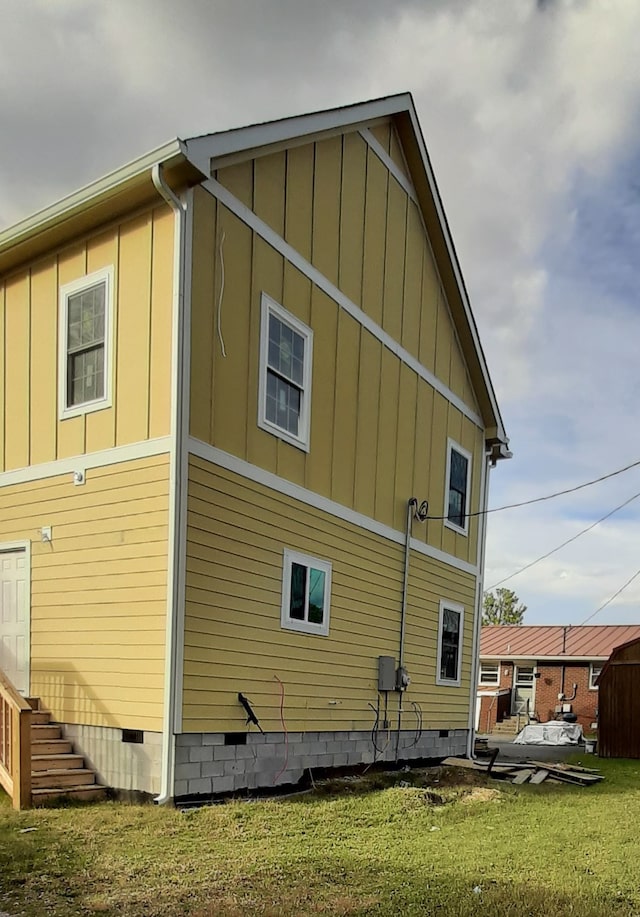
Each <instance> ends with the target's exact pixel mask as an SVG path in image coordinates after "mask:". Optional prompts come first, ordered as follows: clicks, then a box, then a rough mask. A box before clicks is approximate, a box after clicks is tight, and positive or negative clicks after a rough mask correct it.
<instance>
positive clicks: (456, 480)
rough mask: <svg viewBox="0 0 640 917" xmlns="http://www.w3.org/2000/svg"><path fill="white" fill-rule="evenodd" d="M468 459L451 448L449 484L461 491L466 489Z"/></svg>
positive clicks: (463, 491)
mask: <svg viewBox="0 0 640 917" xmlns="http://www.w3.org/2000/svg"><path fill="white" fill-rule="evenodd" d="M468 464H469V463H468V461H467V459H466V458H465V456H464V455H461V454H460V453H459V452H456V450H455V449H452V450H451V486H452V487H454V488H455V489H456V490H459V491H460V492H461V493H465V492H466V490H467V467H468Z"/></svg>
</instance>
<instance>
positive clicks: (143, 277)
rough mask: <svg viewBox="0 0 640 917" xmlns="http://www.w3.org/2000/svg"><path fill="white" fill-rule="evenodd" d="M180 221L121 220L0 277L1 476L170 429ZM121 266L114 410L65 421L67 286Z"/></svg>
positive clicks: (162, 212) (151, 215)
mask: <svg viewBox="0 0 640 917" xmlns="http://www.w3.org/2000/svg"><path fill="white" fill-rule="evenodd" d="M173 237H174V217H173V214H172V212H171V210H170V209H169V208H168V207H166V206H161V207H158V208H156V209H150V210H148V211H146V212H144V213H141V214H138V215H136V216H132V217H130V218H127V219H125V220H122V221H121V222H119V223H118V224H117V225H114V226H112V227H111V228H108V229H102V230H101V231H100V232H98V233H94V234H92V235H91V236H88V237H83V238H81V239H79V240H78V241H77V242H76V243H74V244H73V245H71V246H67V247H65V248H64V249H63V250H60V251H58V252H54V253H52V254H51V255H50V256H48V257H46V258H43V259H40V260H38V261H37V262H36V263H34V264H32V265H30V266H27V267H25V268H23V269H22V270H20V271H19V272H17V273H15V274H12V275H11V276H9V277H6V278H4V279H3V278H0V472H2V471H9V470H12V469H16V468H24V467H28V466H30V465H38V464H41V463H45V462H52V461H55V460H56V459H62V458H68V457H71V456H75V455H81V454H83V453H89V452H98V451H101V450H103V449H110V448H113V447H114V446H122V445H128V444H130V443H136V442H140V441H142V440H146V439H154V438H156V437H159V436H165V435H167V434H168V433H169V427H170V402H171V389H170V386H171V373H172V367H171V333H172V303H173V299H172V297H173V291H172V283H173V246H174V238H173ZM106 267H113V269H114V301H113V305H114V316H113V318H114V336H113V376H112V392H113V403H112V406H111V407H108V408H104V409H101V410H97V411H93V412H90V413H87V414H81V415H80V416H77V417H70V418H65V419H64V420H60V419H59V414H58V371H59V366H58V338H59V334H60V333H61V331H60V328H59V327H58V326H59V290H60V287H61V286H63V285H64V284H67V283H70V282H71V281H74V280H78V279H80V278H82V277H83V276H85V275H87V274H91V273H93V272H95V271H98V270H100V269H102V268H106Z"/></svg>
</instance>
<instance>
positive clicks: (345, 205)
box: [338, 133, 367, 305]
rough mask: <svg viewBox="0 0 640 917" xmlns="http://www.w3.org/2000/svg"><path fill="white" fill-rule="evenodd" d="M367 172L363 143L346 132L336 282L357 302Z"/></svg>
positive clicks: (361, 259)
mask: <svg viewBox="0 0 640 917" xmlns="http://www.w3.org/2000/svg"><path fill="white" fill-rule="evenodd" d="M366 174H367V147H366V145H365V142H364V140H363V139H362V137H360V135H359V134H357V133H352V134H346V135H345V136H344V137H343V159H342V196H341V202H340V266H339V283H338V285H339V287H340V289H341V290H342V291H343V292H344V293H346V295H347V296H348V297H349V299H351V300H352V301H353V302H354V303H356V304H357V305H360V304H361V301H362V262H363V253H364V201H365V183H366Z"/></svg>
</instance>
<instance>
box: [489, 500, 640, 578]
mask: <svg viewBox="0 0 640 917" xmlns="http://www.w3.org/2000/svg"><path fill="white" fill-rule="evenodd" d="M638 497H640V492H638V493H637V494H634V495H633V496H632V497H629V499H628V500H625V501H624V503H621V504H620V506H616V508H615V509H612V510H611V512H609V513H607V514H606V515H605V516H602V517H601V518H600V519H598V520H597V521H596V522H592V523H591V525H588V526H587V527H586V529H582V531H581V532H578V534H577V535H573V536H572V537H571V538H567V540H566V541H563V542H562V544H559V545H558V546H557V548H552V550H551V551H547V553H546V554H543V555H542V556H541V557H537V558H536V559H535V560H532V561H531V563H528V564H525V566H524V567H520V569H519V570H516V571H515V573H510V574H509V576H505V577H504V578H503V579H501V580H498V582H497V583H494V584H493V586H489V587H488V588H487V589H485V590H484V591H485V594H486V593H487V592H491V590H492V589H496V588H497V587H498V586H501V585H502V584H503V583H506V582H508V580H510V579H513V577H514V576H518V575H519V574H520V573H524V571H525V570H530V569H531V567H534V566H535V565H536V564H539V563H540V561H541V560H546V559H547V557H551V555H552V554H555V553H556V552H557V551H560V550H561V548H565V547H566V546H567V545H568V544H571V542H572V541H577V539H578V538H580V537H581V535H586V533H587V532H590V531H591V529H595V527H596V526H597V525H600V523H601V522H604V521H605V519H609V517H610V516H613V515H614V513H617V512H619V511H620V510H621V509H624V507H625V506H628V505H629V504H630V503H633V501H634V500H637V499H638Z"/></svg>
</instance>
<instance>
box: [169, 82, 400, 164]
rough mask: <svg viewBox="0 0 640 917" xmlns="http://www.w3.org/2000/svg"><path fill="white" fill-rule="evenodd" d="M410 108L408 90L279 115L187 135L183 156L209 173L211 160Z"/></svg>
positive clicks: (383, 116) (371, 119)
mask: <svg viewBox="0 0 640 917" xmlns="http://www.w3.org/2000/svg"><path fill="white" fill-rule="evenodd" d="M411 108H413V103H412V101H411V95H410V94H409V93H408V92H405V93H402V94H400V95H394V96H387V97H386V98H383V99H374V100H373V101H371V102H361V103H359V104H357V105H347V106H345V107H344V108H332V109H329V110H328V111H318V112H312V113H311V114H307V115H296V116H294V117H293V118H282V119H281V120H279V121H267V122H266V123H264V124H252V125H250V126H249V127H239V128H236V129H235V130H229V131H223V132H221V133H219V134H205V135H204V136H202V137H191V138H188V139H187V140H186V147H187V155H188V157H189V159H190V160H191V162H193V164H194V165H195V166H196V167H197V168H199V169H200V170H201V171H203V172H206V173H207V174H209V169H210V162H211V160H212V159H219V158H221V157H222V156H230V155H232V154H233V153H239V152H242V151H244V150H252V149H254V148H256V147H264V146H270V145H272V144H275V143H283V142H285V141H288V140H293V139H295V138H297V137H306V136H308V135H311V134H320V133H322V132H323V131H335V130H336V129H338V128H346V127H354V125H359V124H364V123H366V122H369V121H373V120H375V119H376V118H388V117H390V116H391V115H395V114H398V113H399V112H402V111H408V110H410V109H411Z"/></svg>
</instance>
